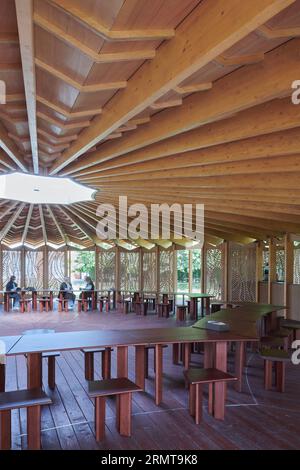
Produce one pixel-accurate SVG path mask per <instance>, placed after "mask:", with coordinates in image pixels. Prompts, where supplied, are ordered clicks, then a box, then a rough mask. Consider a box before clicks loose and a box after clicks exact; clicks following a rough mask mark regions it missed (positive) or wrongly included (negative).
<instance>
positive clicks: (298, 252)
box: [294, 247, 300, 284]
mask: <svg viewBox="0 0 300 470" xmlns="http://www.w3.org/2000/svg"><path fill="white" fill-rule="evenodd" d="M294 284H300V247H297V248H295V249H294Z"/></svg>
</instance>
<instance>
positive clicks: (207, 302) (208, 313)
mask: <svg viewBox="0 0 300 470" xmlns="http://www.w3.org/2000/svg"><path fill="white" fill-rule="evenodd" d="M206 315H210V298H209V297H207V299H206Z"/></svg>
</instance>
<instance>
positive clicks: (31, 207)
mask: <svg viewBox="0 0 300 470" xmlns="http://www.w3.org/2000/svg"><path fill="white" fill-rule="evenodd" d="M33 207H34V206H33V204H29V208H28V213H27V217H26V222H25V226H24V230H23V234H22V241H21V243H22V245H24V243H25V242H26V238H27V233H28V229H29V227H30V221H31V216H32V211H33Z"/></svg>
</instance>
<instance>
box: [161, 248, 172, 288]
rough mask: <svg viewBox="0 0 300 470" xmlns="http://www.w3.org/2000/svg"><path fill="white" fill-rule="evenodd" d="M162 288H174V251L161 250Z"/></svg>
mask: <svg viewBox="0 0 300 470" xmlns="http://www.w3.org/2000/svg"><path fill="white" fill-rule="evenodd" d="M159 271H160V281H159V282H160V290H161V291H162V292H171V291H173V290H174V252H173V251H171V250H170V251H167V250H160V257H159Z"/></svg>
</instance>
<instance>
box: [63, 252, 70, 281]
mask: <svg viewBox="0 0 300 470" xmlns="http://www.w3.org/2000/svg"><path fill="white" fill-rule="evenodd" d="M64 275H65V277H68V276H69V252H68V247H67V246H65V248H64Z"/></svg>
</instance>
